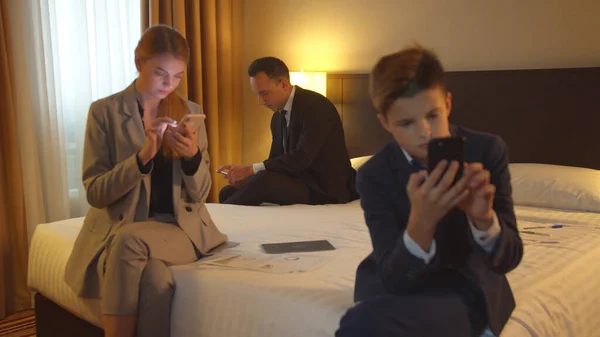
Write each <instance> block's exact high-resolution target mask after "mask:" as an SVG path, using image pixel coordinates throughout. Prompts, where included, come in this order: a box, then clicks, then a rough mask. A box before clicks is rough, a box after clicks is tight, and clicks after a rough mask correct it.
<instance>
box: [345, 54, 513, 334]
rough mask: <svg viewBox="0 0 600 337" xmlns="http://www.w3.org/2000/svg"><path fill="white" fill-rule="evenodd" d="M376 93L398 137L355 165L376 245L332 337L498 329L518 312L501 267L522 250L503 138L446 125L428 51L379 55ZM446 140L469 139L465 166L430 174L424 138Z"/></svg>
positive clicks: (446, 98) (384, 120)
mask: <svg viewBox="0 0 600 337" xmlns="http://www.w3.org/2000/svg"><path fill="white" fill-rule="evenodd" d="M370 94H371V98H372V100H373V103H374V105H375V107H376V108H377V110H378V115H377V117H378V118H379V121H380V122H381V125H382V126H383V128H384V129H385V130H387V131H388V132H389V133H391V134H392V136H393V138H394V141H393V142H391V143H389V144H387V145H386V146H384V147H383V148H382V149H381V150H380V151H379V152H378V153H377V154H375V155H374V156H373V157H372V158H371V159H370V160H369V161H368V162H367V163H366V164H365V165H364V166H363V167H362V168H361V169H360V170H359V172H358V176H357V190H358V192H359V194H360V198H361V206H362V208H363V210H364V215H365V220H366V223H367V226H368V227H369V233H370V235H371V241H372V244H373V252H372V253H371V254H370V255H369V256H368V257H367V258H365V259H364V260H363V261H362V262H361V264H360V265H359V266H358V270H357V274H356V286H355V301H357V302H358V303H357V305H356V306H355V307H353V308H351V309H350V310H349V311H348V312H347V313H346V315H345V316H344V317H343V318H342V320H341V322H340V328H339V330H338V331H337V332H336V336H337V337H346V336H370V337H374V336H386V337H388V336H390V337H391V336H398V337H406V336H411V337H413V336H423V337H424V336H456V337H466V336H494V335H495V336H498V335H499V334H500V332H501V330H502V328H503V327H504V325H505V324H506V322H507V320H508V318H509V317H510V315H511V313H512V311H513V309H514V307H515V302H514V298H513V295H512V291H511V289H510V286H509V284H508V281H507V279H506V276H505V274H506V273H508V272H509V271H511V270H512V269H514V268H515V267H516V266H517V265H518V264H519V262H520V260H521V257H522V255H523V244H522V242H521V239H520V237H519V233H518V231H517V227H516V219H515V214H514V208H513V201H512V196H511V193H512V190H511V185H510V174H509V171H508V153H507V147H506V145H505V143H504V142H503V141H502V140H501V139H500V138H499V137H497V136H494V135H491V134H486V133H481V132H476V131H472V130H469V129H466V128H463V127H458V126H454V125H450V124H449V123H448V116H449V114H450V111H451V107H452V96H451V94H450V93H449V92H448V91H447V90H446V82H445V78H444V70H443V68H442V65H441V63H440V62H439V60H438V59H437V57H436V56H435V55H434V54H433V53H432V52H431V51H429V50H427V49H424V48H422V47H418V46H417V47H413V48H409V49H405V50H402V51H400V52H397V53H394V54H391V55H387V56H385V57H383V58H382V59H381V60H379V62H378V63H377V64H376V65H375V67H374V69H373V71H372V73H371V88H370ZM482 118H485V117H483V116H482ZM450 136H461V137H465V138H466V145H465V163H466V164H465V165H464V167H459V164H458V163H457V162H451V163H447V162H445V161H442V162H440V163H439V164H438V165H437V166H436V167H435V168H433V170H432V171H431V173H429V174H428V171H427V170H426V169H425V168H424V167H425V166H426V165H427V144H428V143H429V141H430V139H432V138H441V137H450ZM458 170H463V176H462V177H461V178H460V179H459V180H458V181H457V182H456V183H454V184H453V182H454V177H455V175H456V174H457V172H458Z"/></svg>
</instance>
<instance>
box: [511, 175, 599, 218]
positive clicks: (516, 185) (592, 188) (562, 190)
mask: <svg viewBox="0 0 600 337" xmlns="http://www.w3.org/2000/svg"><path fill="white" fill-rule="evenodd" d="M509 170H510V175H511V184H512V187H513V200H514V203H515V205H522V206H534V207H546V208H557V209H565V210H574V211H587V212H600V170H593V169H587V168H581V167H572V166H559V165H548V164H510V165H509Z"/></svg>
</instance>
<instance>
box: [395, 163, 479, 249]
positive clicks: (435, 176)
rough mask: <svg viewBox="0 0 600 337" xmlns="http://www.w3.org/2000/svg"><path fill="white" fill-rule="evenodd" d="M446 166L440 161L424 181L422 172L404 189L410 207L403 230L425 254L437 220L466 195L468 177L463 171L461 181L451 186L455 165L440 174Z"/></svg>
mask: <svg viewBox="0 0 600 337" xmlns="http://www.w3.org/2000/svg"><path fill="white" fill-rule="evenodd" d="M447 166H448V163H447V161H445V160H443V161H441V162H440V163H439V164H438V165H437V166H436V167H435V169H434V170H433V171H432V172H431V174H430V175H429V178H428V179H427V180H425V177H426V175H427V172H426V171H420V172H418V173H413V174H411V176H410V179H409V180H408V184H407V185H406V191H407V194H408V198H409V200H410V205H411V206H410V217H409V219H408V224H407V227H406V230H407V231H408V235H409V236H410V237H411V238H412V239H413V240H414V241H415V242H416V243H417V244H419V246H421V248H422V249H423V250H425V251H428V250H429V247H430V245H431V242H432V240H433V236H434V234H435V230H436V228H437V225H438V223H439V222H440V220H442V218H443V217H444V216H446V214H448V212H449V211H450V210H451V209H452V208H454V207H455V206H457V205H458V204H459V203H461V202H462V201H463V200H465V199H466V198H467V196H468V195H469V189H467V181H468V180H469V179H470V178H471V176H472V174H470V173H469V171H468V170H465V174H463V177H462V178H461V179H459V180H458V182H457V183H456V184H454V185H452V183H453V182H454V177H455V176H456V173H457V172H458V169H459V164H458V163H457V162H454V161H453V162H452V163H450V166H449V168H448V170H447V171H446V172H445V173H444V170H445V169H446V167H447ZM424 180H425V181H424Z"/></svg>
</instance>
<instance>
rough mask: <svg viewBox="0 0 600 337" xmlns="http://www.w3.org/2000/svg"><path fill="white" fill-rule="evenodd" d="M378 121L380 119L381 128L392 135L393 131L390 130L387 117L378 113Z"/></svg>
mask: <svg viewBox="0 0 600 337" xmlns="http://www.w3.org/2000/svg"><path fill="white" fill-rule="evenodd" d="M377 119H379V123H381V126H382V127H383V128H384V129H385V131H387V132H389V133H392V130H390V127H389V126H388V120H387V117H386V116H385V115H383V114H381V113H378V114H377Z"/></svg>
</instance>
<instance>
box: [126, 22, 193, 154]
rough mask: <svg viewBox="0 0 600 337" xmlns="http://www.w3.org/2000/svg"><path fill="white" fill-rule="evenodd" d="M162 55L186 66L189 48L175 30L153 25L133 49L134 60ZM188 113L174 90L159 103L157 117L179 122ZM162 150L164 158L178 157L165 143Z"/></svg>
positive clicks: (185, 105) (187, 109)
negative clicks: (168, 56) (170, 56)
mask: <svg viewBox="0 0 600 337" xmlns="http://www.w3.org/2000/svg"><path fill="white" fill-rule="evenodd" d="M163 54H170V55H172V56H173V57H175V58H177V59H179V60H181V61H184V62H185V64H186V65H187V64H188V63H189V59H190V48H189V46H188V44H187V41H186V40H185V38H184V37H183V35H181V33H179V32H178V31H177V30H176V29H175V28H173V27H171V26H167V25H162V24H161V25H155V26H152V27H150V28H148V29H147V30H146V31H145V32H144V34H142V37H141V38H140V41H139V42H138V45H137V47H136V48H135V56H136V58H140V59H141V60H143V59H150V58H152V57H155V56H158V55H163ZM188 111H189V108H188V105H187V102H186V101H185V100H184V99H183V98H181V96H179V94H178V93H177V91H175V90H174V91H173V92H171V93H170V94H169V95H167V97H165V98H164V99H162V100H161V101H160V103H159V105H158V111H157V117H169V118H171V119H173V120H175V121H180V120H181V118H182V117H183V116H184V115H186V114H187V113H188ZM162 150H163V155H165V156H172V157H178V156H179V154H178V153H177V152H176V151H175V150H174V149H172V148H171V147H170V146H168V145H167V144H166V143H163V145H162Z"/></svg>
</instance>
